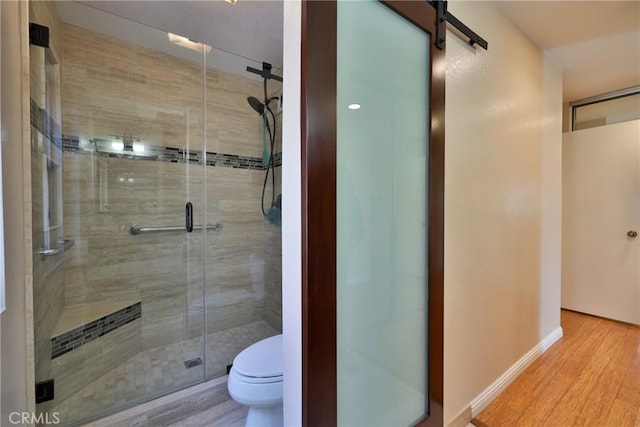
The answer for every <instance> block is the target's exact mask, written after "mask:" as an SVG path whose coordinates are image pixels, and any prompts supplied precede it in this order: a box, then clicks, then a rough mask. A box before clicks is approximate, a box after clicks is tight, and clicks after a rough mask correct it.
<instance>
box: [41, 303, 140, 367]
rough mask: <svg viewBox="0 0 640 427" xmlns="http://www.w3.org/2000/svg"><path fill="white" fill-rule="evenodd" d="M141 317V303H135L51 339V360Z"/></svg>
mask: <svg viewBox="0 0 640 427" xmlns="http://www.w3.org/2000/svg"><path fill="white" fill-rule="evenodd" d="M141 317H142V302H137V303H135V304H132V305H130V306H128V307H125V308H122V309H120V310H118V311H115V312H113V313H111V314H107V315H106V316H103V317H101V318H99V319H98V320H94V321H92V322H89V323H85V324H84V325H81V326H78V327H77V328H75V329H72V330H70V331H68V332H64V333H62V334H60V335H57V336H55V337H53V338H51V360H53V359H55V358H57V357H60V356H62V355H63V354H65V353H68V352H70V351H72V350H75V349H77V348H78V347H82V346H83V345H85V344H87V343H89V342H91V341H93V340H96V339H98V338H100V337H101V336H103V335H105V334H108V333H109V332H112V331H114V330H116V329H118V328H119V327H121V326H124V325H126V324H128V323H131V322H133V321H134V320H136V319H140V318H141Z"/></svg>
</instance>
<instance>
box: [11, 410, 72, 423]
mask: <svg viewBox="0 0 640 427" xmlns="http://www.w3.org/2000/svg"><path fill="white" fill-rule="evenodd" d="M9 422H10V423H11V424H13V425H16V424H40V425H42V424H45V425H46V424H60V413H59V412H51V413H49V412H45V413H40V414H34V413H32V412H12V413H10V414H9Z"/></svg>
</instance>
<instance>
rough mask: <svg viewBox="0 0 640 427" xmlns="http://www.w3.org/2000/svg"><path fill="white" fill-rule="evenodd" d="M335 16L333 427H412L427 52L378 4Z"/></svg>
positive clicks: (412, 29) (421, 374)
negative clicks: (335, 384) (335, 405)
mask: <svg viewBox="0 0 640 427" xmlns="http://www.w3.org/2000/svg"><path fill="white" fill-rule="evenodd" d="M425 7H428V6H426V5H425ZM337 16H338V17H337V34H338V43H337V63H338V65H337V106H336V111H337V183H336V187H337V190H336V191H337V195H336V203H337V258H336V259H337V295H336V296H337V382H338V389H337V397H338V424H339V425H343V426H354V425H367V426H376V425H380V426H389V425H395V426H400V425H412V424H415V423H416V422H417V421H419V420H421V419H423V418H424V417H425V415H426V414H427V413H428V386H427V384H428V375H427V372H428V370H427V351H428V346H427V339H428V333H427V317H428V310H427V305H428V298H427V295H428V269H427V261H428V227H427V224H428V218H427V213H428V196H429V192H428V182H429V178H428V164H429V132H430V127H429V117H430V112H429V102H430V101H429V100H430V89H429V77H430V70H431V62H430V43H431V40H430V35H429V33H427V32H426V31H425V30H423V29H422V28H420V27H418V26H416V25H414V24H413V23H412V22H410V21H408V20H407V19H405V18H404V17H402V16H400V15H399V14H398V13H397V12H396V11H394V10H392V9H391V8H389V7H387V5H385V4H383V3H380V2H376V1H363V2H352V1H339V2H338V9H337Z"/></svg>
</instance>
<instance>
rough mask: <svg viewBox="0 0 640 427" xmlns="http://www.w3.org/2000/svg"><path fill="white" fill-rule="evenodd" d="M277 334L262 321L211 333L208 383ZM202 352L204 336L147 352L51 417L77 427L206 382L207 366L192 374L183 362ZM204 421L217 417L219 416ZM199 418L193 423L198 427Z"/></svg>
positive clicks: (68, 401)
mask: <svg viewBox="0 0 640 427" xmlns="http://www.w3.org/2000/svg"><path fill="white" fill-rule="evenodd" d="M277 333H279V332H278V331H276V330H275V329H273V328H272V327H271V326H269V324H267V323H266V322H264V321H258V322H254V323H250V324H247V325H243V326H239V327H236V328H231V329H229V330H225V331H221V332H216V333H212V334H208V335H207V336H206V337H205V338H206V339H205V342H206V346H207V348H208V350H207V352H206V361H205V362H206V365H207V378H216V377H219V376H222V375H225V374H226V367H227V365H229V364H230V363H231V362H232V361H233V358H234V357H235V356H236V355H237V354H238V353H239V352H240V351H242V350H243V349H244V348H246V347H247V346H249V345H250V344H252V343H254V342H256V341H259V340H261V339H263V338H267V337H269V336H272V335H275V334H277ZM202 348H203V342H202V338H201V337H199V338H196V339H191V340H185V341H181V342H178V343H173V344H171V345H167V346H163V347H157V348H153V349H149V350H145V351H142V352H140V353H138V354H136V355H135V356H133V357H131V358H130V359H129V360H127V361H126V362H125V363H123V364H121V365H120V366H118V367H116V368H115V369H113V370H111V371H110V372H108V373H107V374H105V375H103V376H102V377H100V378H98V379H97V380H96V381H94V382H92V383H90V384H88V385H87V386H85V387H84V388H82V389H81V390H79V391H78V392H77V393H75V394H74V395H73V396H71V397H69V398H68V399H66V400H64V401H62V402H60V403H59V404H58V405H57V406H56V407H53V408H52V409H50V412H58V413H59V418H60V420H61V423H62V424H63V425H75V424H78V422H80V421H82V420H87V419H93V418H97V417H100V416H103V415H106V414H108V413H110V412H113V409H115V408H125V407H130V406H132V405H133V404H136V403H140V402H142V401H145V400H148V399H149V398H150V397H152V398H154V397H158V396H161V395H164V394H166V392H167V391H169V392H171V391H174V390H178V389H180V388H183V387H186V386H188V385H192V384H196V383H198V382H201V381H203V377H204V372H203V371H204V365H198V366H195V367H193V368H189V369H187V368H185V364H184V362H185V361H187V360H190V359H194V358H197V357H203V354H202ZM203 359H204V357H203ZM202 416H205V417H207V416H209V417H211V416H215V411H213V412H211V413H210V414H208V415H207V414H203V415H202ZM196 418H197V417H196ZM196 418H194V419H193V420H190V421H189V422H190V423H191V422H193V423H197V422H198V421H197V419H196ZM185 421H186V420H185ZM221 421H222V420H221ZM227 421H229V423H228V424H219V425H234V424H235V421H236V420H235V418H234V416H233V415H231V416H230V417H229V419H228V420H227ZM191 425H196V424H191ZM216 425H218V424H216Z"/></svg>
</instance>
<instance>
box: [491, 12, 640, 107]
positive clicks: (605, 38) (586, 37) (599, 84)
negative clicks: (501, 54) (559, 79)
mask: <svg viewBox="0 0 640 427" xmlns="http://www.w3.org/2000/svg"><path fill="white" fill-rule="evenodd" d="M497 3H498V7H499V8H500V9H501V10H502V11H503V12H504V14H505V15H507V16H508V17H509V18H510V19H511V20H512V21H513V22H514V23H515V24H516V26H518V27H519V28H520V29H521V30H522V31H523V32H524V33H525V34H527V35H528V36H529V38H531V40H533V41H534V43H536V44H537V45H538V47H540V48H541V49H542V50H543V51H544V52H545V53H546V54H547V55H548V56H549V57H550V58H552V60H553V61H554V62H555V63H557V64H558V65H559V66H560V67H562V69H563V98H564V102H571V101H575V100H578V99H583V98H587V97H591V96H595V95H600V94H603V93H607V92H612V91H615V90H619V89H625V88H628V87H631V86H636V85H640V2H639V1H502V2H497ZM489 49H491V45H489Z"/></svg>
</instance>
